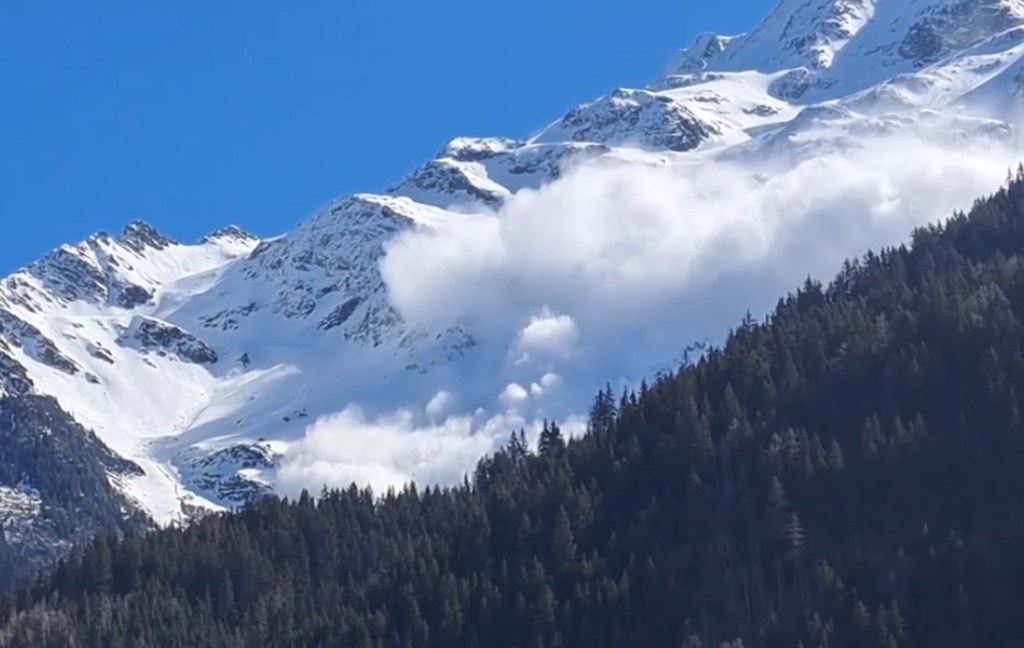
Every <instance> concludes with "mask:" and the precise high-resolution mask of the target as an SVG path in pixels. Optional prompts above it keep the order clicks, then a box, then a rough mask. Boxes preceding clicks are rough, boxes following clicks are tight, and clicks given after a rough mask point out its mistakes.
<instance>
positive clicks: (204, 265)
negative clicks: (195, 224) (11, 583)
mask: <svg viewBox="0 0 1024 648" xmlns="http://www.w3.org/2000/svg"><path fill="white" fill-rule="evenodd" d="M1022 55H1024V2H1020V1H1018V0H784V1H783V2H781V3H780V4H779V6H778V7H777V8H776V9H775V11H774V12H773V13H772V14H771V15H770V16H769V17H768V18H767V19H766V20H765V21H764V22H763V23H762V24H761V25H760V26H758V27H757V28H756V29H754V30H753V31H751V32H750V33H748V34H745V35H742V36H738V37H733V38H726V37H720V36H703V37H701V38H700V39H699V40H698V41H697V43H695V44H694V45H693V47H691V48H689V49H686V50H684V51H683V52H681V53H680V54H679V55H678V56H677V57H676V58H675V60H674V61H673V62H672V64H671V66H670V68H669V70H668V71H667V73H666V74H665V75H664V76H662V77H661V78H659V79H657V80H656V81H655V82H653V83H652V84H651V85H650V86H649V87H647V88H638V89H630V88H620V89H617V90H615V91H613V92H611V93H610V94H608V95H607V96H604V97H601V98H599V99H597V100H595V101H592V102H589V103H586V104H583V105H580V106H578V107H576V108H573V109H572V110H570V111H569V112H567V113H566V114H565V115H564V116H563V117H562V118H560V119H558V120H556V121H555V122H553V123H552V124H550V125H548V126H546V127H544V128H542V129H541V130H539V131H538V132H537V133H535V134H534V135H532V136H531V137H529V138H526V139H523V140H513V139H502V138H459V139H455V140H453V141H452V142H450V143H448V144H447V145H446V146H444V147H443V149H442V150H441V151H440V152H439V153H438V154H437V156H436V158H435V159H433V160H430V161H429V162H427V163H426V164H424V165H423V166H422V167H420V168H418V169H416V170H414V171H413V172H412V173H410V174H409V175H408V176H407V177H405V178H404V179H402V180H401V181H399V182H397V183H396V184H394V185H393V186H391V187H389V188H388V189H387V190H385V191H384V192H383V193H382V194H380V195H370V194H360V195H355V196H349V197H345V198H342V199H340V200H338V201H336V202H334V203H332V204H330V205H328V206H326V207H325V208H324V209H323V210H321V211H319V212H318V213H316V214H315V215H314V216H312V217H311V218H309V219H308V220H306V221H305V222H304V223H302V224H301V225H300V226H299V227H298V228H297V229H296V230H294V231H293V232H291V233H289V234H286V235H284V236H281V237H279V238H275V239H272V240H265V241H261V240H258V239H257V238H256V237H253V236H251V235H249V234H247V233H245V232H244V231H242V230H241V229H238V228H234V227H232V228H228V229H225V230H222V231H219V232H216V233H214V234H211V235H210V236H208V237H207V238H205V239H204V240H203V241H201V242H199V243H197V244H194V245H188V244H182V243H179V242H176V241H173V240H170V239H168V238H166V237H164V236H162V235H161V234H159V233H158V232H155V231H153V229H152V228H150V227H148V226H147V225H145V224H144V223H133V224H131V225H129V226H128V228H127V229H126V230H125V232H124V233H123V234H121V235H118V236H110V235H106V234H97V235H95V236H93V237H91V238H89V239H88V240H86V241H84V242H82V243H80V244H78V245H73V246H72V245H68V246H64V247H61V248H60V249H58V250H55V251H54V252H53V253H51V254H50V255H48V256H47V257H45V258H43V259H41V260H40V261H38V262H37V263H35V264H33V265H31V266H30V267H28V268H25V269H24V270H22V271H19V272H17V273H15V274H13V275H12V276H10V277H8V278H7V279H6V280H4V281H3V282H2V284H0V366H2V371H0V378H2V381H0V387H2V390H3V394H4V395H5V397H6V398H7V399H11V400H12V401H17V402H18V403H19V406H23V407H29V408H31V407H32V403H43V402H47V403H49V402H51V401H46V400H42V397H47V396H48V397H52V398H53V399H55V402H56V403H57V404H59V406H60V408H61V409H62V410H63V411H64V412H66V414H67V415H68V416H69V417H70V418H71V419H73V420H74V421H75V422H77V423H78V424H80V425H81V426H83V427H84V428H86V429H89V430H93V431H94V432H95V435H96V440H95V443H93V441H90V446H89V447H90V448H91V450H90V451H95V452H97V453H100V454H104V453H107V452H108V451H107V450H106V449H105V448H108V449H109V452H110V453H112V456H115V457H117V459H116V461H115V462H114V463H101V464H100V465H104V466H106V468H105V474H106V480H107V482H109V483H108V484H105V485H93V486H92V488H97V489H102V488H108V487H109V488H112V489H114V491H112V492H116V494H117V495H116V496H117V497H120V496H122V495H123V497H124V498H125V499H126V501H127V502H129V504H128V507H129V509H132V510H137V511H140V512H142V513H144V514H145V515H147V516H149V517H151V518H152V519H154V520H155V521H156V522H158V523H161V524H167V523H172V522H178V521H183V520H186V519H189V518H190V517H192V516H193V515H195V514H196V513H197V512H200V511H204V510H218V509H221V508H229V507H234V506H237V505H240V504H242V503H245V502H247V501H249V500H250V499H251V498H253V497H254V496H257V495H260V494H263V493H267V492H272V491H275V490H281V489H283V488H285V486H283V484H284V480H283V477H282V473H283V468H282V466H284V465H285V464H286V463H287V462H288V461H289V458H290V457H294V456H295V454H296V452H297V451H296V447H299V446H300V444H301V442H302V440H303V439H304V438H306V436H307V435H308V434H309V433H310V426H311V424H312V423H313V422H315V421H318V420H320V419H321V418H322V417H325V416H329V415H332V414H335V413H337V412H339V411H340V410H342V409H343V408H344V407H346V405H348V404H358V405H360V406H361V407H362V408H363V410H364V411H365V412H366V413H367V415H373V414H375V413H376V414H380V413H387V412H393V411H394V410H395V409H396V408H408V407H412V406H415V407H416V408H418V409H417V410H416V411H417V413H416V414H415V415H414V416H413V415H410V417H412V418H414V419H415V422H416V423H423V424H432V425H440V423H438V422H437V420H435V419H437V417H438V416H441V415H443V413H444V411H445V404H446V403H448V402H449V401H454V400H457V402H458V405H457V406H458V408H459V411H461V412H467V413H469V414H467V417H466V420H468V421H469V422H468V423H466V425H467V426H468V430H469V431H468V432H465V433H464V434H463V433H460V434H463V437H465V438H469V437H471V436H473V432H475V431H478V429H479V428H480V427H482V426H485V425H486V424H487V421H488V419H487V416H488V415H489V414H491V413H494V412H495V411H499V409H500V408H501V407H511V405H510V404H514V405H515V412H516V415H517V416H520V417H521V419H522V420H529V419H530V417H532V416H534V415H544V416H553V417H555V416H557V417H563V416H566V415H568V414H570V413H572V412H573V411H577V412H578V411H579V408H580V407H581V405H582V403H580V402H577V401H574V400H573V399H572V398H569V399H567V400H565V401H564V402H561V403H558V404H552V403H550V402H546V401H544V400H543V396H544V394H545V393H547V392H548V391H551V390H553V389H554V388H555V387H556V386H557V385H559V384H560V381H561V380H562V379H563V378H569V379H572V372H571V370H568V369H567V370H565V371H562V368H561V367H560V366H559V365H558V364H557V363H556V362H555V361H550V362H547V361H546V362H545V363H539V362H538V363H534V364H531V363H530V362H529V361H528V360H529V358H528V357H527V356H526V355H525V354H523V353H522V352H521V349H519V347H517V344H521V343H522V341H523V340H524V339H525V338H527V337H528V333H537V334H540V333H544V332H547V333H551V332H552V329H551V327H555V328H557V327H558V326H560V325H562V324H564V322H563V321H561V320H558V319H557V318H556V317H551V318H548V319H546V320H545V319H543V318H540V320H539V321H538V323H537V326H536V329H535V330H531V329H530V326H533V324H530V326H525V325H524V328H521V329H517V330H515V331H511V332H509V331H495V330H493V329H483V328H478V327H476V326H475V324H476V322H475V321H474V320H473V318H472V317H470V316H467V314H465V313H451V317H450V318H449V319H448V321H443V322H440V323H438V322H431V323H430V326H426V325H424V324H423V323H420V322H414V321H410V320H409V319H408V318H405V317H403V316H402V315H401V314H400V312H399V309H398V308H397V306H396V303H395V300H394V299H393V295H391V294H389V291H388V285H387V283H386V282H385V280H384V276H383V275H382V270H381V264H380V262H381V259H382V258H383V256H384V255H385V253H386V250H387V246H388V245H389V243H390V242H392V241H394V240H395V238H396V237H397V236H400V235H401V234H402V233H404V232H409V231H413V230H415V231H427V232H431V231H438V232H440V231H465V232H472V231H473V228H474V227H475V223H476V221H475V220H474V215H480V214H492V213H493V212H494V210H501V209H502V208H504V206H506V205H508V204H509V203H510V202H511V201H513V200H514V197H516V196H519V195H523V194H524V192H525V191H526V190H533V189H537V188H538V187H543V186H547V185H548V184H549V183H551V182H553V181H555V180H557V179H559V178H564V177H565V176H566V175H567V174H569V173H572V171H573V170H574V169H576V168H579V167H580V166H581V165H605V166H606V167H608V168H633V167H656V168H666V167H669V168H671V167H680V168H687V167H688V165H696V164H709V163H714V162H716V161H731V160H753V159H757V160H762V161H765V166H768V167H770V166H771V165H772V164H775V165H779V166H780V167H791V166H793V165H796V164H799V163H801V162H805V161H808V160H813V159H815V158H816V156H820V155H825V154H827V153H829V152H834V151H837V150H844V149H846V148H854V147H856V146H857V143H858V141H859V140H861V138H863V137H866V136H869V135H877V134H893V133H895V134H900V133H906V134H912V135H915V136H916V135H926V136H928V137H934V138H937V139H939V140H941V141H947V142H957V141H963V140H970V141H993V142H1000V143H1003V144H1007V143H1009V144H1013V143H1015V142H1016V137H1017V132H1016V130H1015V128H1014V119H1015V112H1016V108H1015V107H1016V105H1017V101H1018V98H1019V96H1020V94H1021V90H1022V85H1021V84H1022V82H1021V79H1022V78H1024V77H1022V76H1021V70H1022V67H1021V66H1022V65H1024V63H1022ZM545 326H548V327H549V328H548V329H543V327H545ZM540 329H543V330H540ZM555 332H556V333H557V332H558V331H557V330H556V331H555ZM568 333H569V334H571V333H573V331H572V330H569V331H568ZM676 342H678V341H676ZM689 342H692V340H690V341H687V342H684V343H683V344H684V345H685V344H686V343H689ZM628 353H629V352H628V351H624V352H623V358H621V360H622V364H621V366H622V368H623V372H624V373H626V374H628V375H627V377H629V378H634V379H635V378H637V377H638V376H639V375H642V373H643V372H644V371H646V370H648V369H649V365H642V364H629V362H630V361H631V359H630V358H629V357H628ZM676 355H677V348H675V347H673V348H666V349H664V351H663V355H662V356H660V357H659V358H657V359H658V360H659V361H671V360H673V359H675V357H676ZM649 359H650V358H646V359H645V360H644V361H647V360H649ZM559 361H562V359H560V360H559ZM637 362H639V361H637ZM577 374H578V376H577V379H578V380H579V381H583V380H584V378H582V377H581V376H586V375H588V374H587V372H585V371H583V370H582V369H581V370H579V371H578V372H577ZM589 379H590V380H594V379H595V378H594V376H592V375H591V376H590V378H589ZM591 387H592V385H590V384H581V385H578V386H577V389H579V390H581V392H582V391H586V390H589V389H590V388H591ZM456 392H457V393H456ZM453 394H454V395H453ZM428 404H429V405H428ZM424 406H426V407H424ZM404 420H405V419H401V421H404ZM402 424H403V425H405V423H402ZM409 425H413V424H412V423H410V424H409ZM499 427H500V426H499ZM460 429H461V428H460ZM19 433H22V434H26V433H30V434H37V435H41V434H44V431H43V429H41V428H40V429H36V428H32V427H30V428H28V429H27V430H26V429H25V428H21V429H20V430H19ZM461 438H462V437H460V439H461ZM501 438H503V437H502V435H501V434H496V433H495V434H491V435H490V436H488V435H486V434H485V435H477V436H475V437H473V440H472V441H471V442H467V446H466V447H467V448H468V450H465V451H462V450H460V451H459V452H461V453H462V454H460V455H459V456H460V461H461V463H460V464H459V467H461V468H463V469H464V468H468V467H469V466H470V465H471V464H472V461H474V460H475V458H476V457H477V456H479V455H480V454H481V453H483V452H486V451H487V450H490V449H493V448H494V447H495V444H496V443H498V442H500V441H499V440H500V439H501ZM462 440H464V439H462ZM104 446H105V448H104ZM311 454H314V455H315V453H311ZM406 454H407V455H408V457H407V461H408V463H410V464H411V465H415V466H424V465H428V464H429V462H430V461H431V454H432V453H431V450H430V449H429V448H427V447H423V446H421V445H416V444H414V443H412V444H411V445H410V446H409V449H408V450H406ZM316 459H317V458H316V457H315V456H313V457H312V460H313V464H314V465H313V466H312V470H313V472H312V474H313V475H314V476H315V475H318V474H320V473H316V472H315V469H316V465H315V463H316ZM289 474H291V473H289ZM426 474H428V475H430V476H431V477H434V478H436V479H438V480H441V481H446V480H453V479H458V477H459V474H458V470H454V469H445V470H438V471H434V472H428V473H426ZM30 477H31V476H30ZM389 478H390V477H387V476H385V480H386V479H389ZM310 479H312V478H310ZM308 481H309V479H307V482H308ZM392 481H394V479H392ZM291 486H294V484H293V483H292V482H288V487H289V488H290V487H291ZM0 487H3V488H7V489H19V488H21V489H23V491H19V492H25V493H31V492H35V491H33V490H31V489H40V486H39V484H36V483H33V482H32V481H31V479H30V480H29V481H27V482H26V481H24V480H21V478H20V477H18V478H17V480H16V479H15V477H13V476H12V477H10V478H9V479H6V480H5V481H2V482H0ZM19 497H20V496H19ZM19 507H20V509H24V508H25V507H24V506H22V505H21V504H17V505H12V507H11V508H12V510H13V509H15V508H19ZM105 515H106V514H104V516H105ZM104 516H101V517H103V519H107V518H106V517H104ZM29 517H31V516H29ZM40 520H41V518H40ZM40 524H41V525H42V524H43V522H42V521H40ZM40 528H42V527H40ZM41 532H42V531H41ZM8 541H9V542H10V541H11V537H8Z"/></svg>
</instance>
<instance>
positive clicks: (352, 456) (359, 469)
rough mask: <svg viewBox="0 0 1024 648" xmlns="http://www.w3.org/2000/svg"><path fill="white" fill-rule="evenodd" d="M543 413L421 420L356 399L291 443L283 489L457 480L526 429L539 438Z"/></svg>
mask: <svg viewBox="0 0 1024 648" xmlns="http://www.w3.org/2000/svg"><path fill="white" fill-rule="evenodd" d="M542 425H543V422H542V421H538V420H529V421H527V420H525V419H523V418H522V417H520V416H518V415H516V414H514V413H504V414H497V415H494V416H492V417H490V418H483V417H480V416H471V415H460V416H452V417H449V418H447V419H445V420H444V421H443V422H440V423H421V422H419V421H418V420H417V416H416V413H415V412H413V411H412V410H400V411H398V412H395V413H393V414H389V415H385V416H381V417H376V418H373V417H368V416H367V415H366V414H365V413H364V412H363V410H362V409H361V408H360V407H358V406H356V405H350V406H348V407H346V408H345V409H344V410H342V411H341V412H338V413H337V414H334V415H333V416H328V417H325V418H322V419H320V420H318V421H316V423H314V424H313V425H311V426H310V427H309V428H308V429H307V430H306V434H305V436H304V438H303V439H302V440H300V441H299V442H297V443H295V444H294V445H292V447H290V448H289V449H288V452H287V454H286V455H285V459H284V460H283V463H282V465H281V466H280V468H279V469H278V471H277V474H276V484H275V485H276V487H277V490H278V492H280V493H282V494H285V495H293V496H294V495H297V494H298V493H299V492H300V491H301V490H302V489H304V488H305V489H309V490H311V491H312V492H317V491H319V490H320V489H321V488H323V487H324V486H327V487H330V488H345V487H347V486H349V485H350V484H352V483H353V482H354V483H356V484H359V485H360V486H370V487H372V488H373V489H374V492H376V493H381V492H383V491H385V490H386V489H387V488H389V487H394V488H400V487H401V486H403V485H405V484H408V483H410V482H413V481H415V482H416V483H417V484H419V485H421V486H422V485H431V484H452V483H455V482H458V481H460V480H461V479H462V477H463V476H464V475H465V474H466V472H467V471H469V470H472V468H473V466H475V465H476V462H477V461H478V460H479V459H480V457H482V456H483V455H485V454H487V453H489V452H492V451H494V450H496V449H498V448H499V447H501V446H502V445H503V444H505V443H506V442H507V441H508V438H509V434H510V433H511V432H513V431H515V430H519V429H524V430H526V432H527V437H528V438H529V439H530V440H531V442H532V443H535V442H536V439H537V436H538V434H539V432H540V428H541V426H542ZM562 426H563V430H564V431H565V434H566V435H567V436H572V435H577V434H580V433H581V432H582V431H583V428H584V426H583V422H582V419H579V418H570V419H567V420H566V421H563V423H562Z"/></svg>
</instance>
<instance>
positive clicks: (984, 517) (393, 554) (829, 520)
mask: <svg viewBox="0 0 1024 648" xmlns="http://www.w3.org/2000/svg"><path fill="white" fill-rule="evenodd" d="M1022 250H1024V171H1022V172H1019V173H1018V175H1017V177H1016V178H1015V179H1013V180H1012V181H1011V182H1010V183H1009V184H1008V186H1007V187H1006V188H1004V189H1003V190H1001V191H999V192H998V193H996V194H995V195H993V196H992V197H990V198H988V199H985V200H983V201H980V202H978V203H977V204H976V205H975V207H974V208H973V209H972V210H971V213H970V215H969V216H968V215H962V214H958V215H955V216H954V217H953V218H952V219H951V220H950V221H949V222H948V223H946V224H945V225H943V226H941V227H940V226H936V227H931V228H927V229H922V230H919V231H917V232H915V233H914V236H913V244H912V245H910V246H905V247H899V248H895V249H887V250H884V251H882V252H880V253H870V254H868V255H866V256H865V257H864V258H863V259H860V260H857V261H850V262H848V263H847V264H846V265H845V266H844V267H843V269H842V271H841V272H840V274H839V275H838V276H837V278H836V279H835V280H834V281H833V282H832V283H831V284H830V285H828V286H822V285H820V284H817V283H814V282H812V281H808V282H807V283H806V284H805V285H804V286H803V287H802V288H801V289H800V290H799V291H797V292H796V293H795V294H792V295H790V296H788V297H785V298H784V299H782V300H780V302H779V303H778V306H777V308H776V309H775V311H774V312H773V313H772V314H771V315H770V316H769V317H768V318H767V319H766V320H765V321H764V322H754V321H752V320H751V319H750V318H748V319H747V321H744V322H743V323H742V324H741V325H739V326H738V328H737V329H736V330H735V331H734V332H733V333H732V334H731V335H730V336H729V338H728V340H727V342H726V343H725V344H724V345H723V346H722V347H721V348H718V349H714V350H712V351H710V352H708V353H707V355H706V356H705V357H704V358H703V359H701V360H700V361H699V362H698V363H697V364H695V365H693V366H689V367H685V368H682V369H680V370H679V371H678V372H676V373H673V374H671V375H664V376H661V377H658V378H657V379H656V380H654V381H653V382H652V383H651V384H649V385H644V386H643V387H641V388H640V389H639V390H638V391H637V392H636V393H630V394H626V395H624V396H619V395H617V394H612V393H611V392H610V391H605V392H603V393H601V394H600V395H598V397H597V398H596V399H595V401H594V404H593V408H592V412H591V425H590V431H589V433H588V434H587V435H586V436H584V437H582V438H579V439H575V440H568V441H567V440H565V439H563V438H562V436H561V434H560V433H559V431H558V429H557V427H555V426H549V427H548V429H547V430H546V431H545V433H544V435H543V436H542V438H541V442H540V446H539V448H538V449H537V450H536V451H535V452H534V451H531V450H529V449H527V448H526V447H525V444H524V442H523V440H522V439H521V437H520V436H519V435H513V436H512V438H511V440H510V442H509V444H508V446H507V448H506V450H505V451H503V452H500V453H498V454H497V455H496V456H493V457H490V458H488V459H485V460H484V461H482V462H481V463H480V465H479V467H478V468H477V470H476V472H475V474H473V475H471V476H470V477H469V478H467V480H466V482H465V483H464V484H462V485H460V486H458V487H454V488H449V489H436V488H416V487H412V486H410V487H408V488H406V489H405V490H403V491H402V492H399V493H388V494H383V495H382V496H380V497H379V498H378V496H376V495H374V494H371V493H370V492H367V491H360V490H358V489H356V488H354V487H353V488H351V489H349V490H346V491H342V492H331V493H326V494H324V495H323V496H322V497H321V498H319V499H315V498H313V497H309V496H304V497H302V498H300V499H299V500H298V501H293V502H287V501H282V500H278V499H267V500H264V501H262V502H261V503H259V504H256V505H253V506H252V507H251V508H249V509H248V510H246V511H244V512H242V513H241V514H237V515H226V516H218V517H212V518H208V519H205V520H203V521H202V522H199V523H197V524H195V525H193V526H191V527H189V528H187V529H185V530H165V531H160V532H157V533H153V534H148V535H145V536H141V537H130V538H127V539H124V540H122V541H117V540H99V541H97V542H96V543H95V544H94V545H93V546H92V547H91V548H89V549H88V550H86V551H85V552H84V553H83V555H82V556H81V557H79V558H76V559H75V560H72V561H70V562H69V563H68V564H66V565H64V566H62V567H61V568H60V569H59V570H58V571H57V573H56V574H55V575H54V576H53V577H52V578H51V579H49V580H47V581H46V582H45V583H43V584H42V585H40V586H39V587H38V588H36V589H35V590H33V591H32V592H25V593H22V594H21V595H19V596H18V597H17V598H16V599H13V600H10V601H8V603H7V610H6V614H5V616H4V618H5V619H6V621H5V625H4V627H3V629H2V632H0V637H2V643H3V644H4V645H12V646H14V645H16V646H61V647H64V646H97V647H99V646H103V647H108V646H109V647H116V646H189V647H193V646H293V645H294V646H324V647H326V646H354V647H357V648H376V647H385V646H399V647H420V646H438V647H440V646H451V647H480V648H483V647H487V648H493V647H503V646H508V647H513V646H515V647H520V648H542V647H543V648H553V647H556V646H588V647H590V646H616V647H622V646H674V647H685V648H698V647H700V648H712V647H713V648H719V647H721V646H729V647H732V648H736V647H738V646H746V647H747V648H751V647H755V646H764V647H770V648H794V647H799V646H803V647H804V648H816V647H826V646H827V647H830V648H840V647H845V648H873V647H878V648H897V647H899V648H903V647H907V648H909V647H915V648H926V647H927V648H943V647H949V648H953V647H957V648H962V647H963V646H979V647H981V646H984V647H986V648H999V647H1004V646H1005V647H1007V648H1009V647H1011V646H1012V647H1017V646H1020V645H1021V644H1022V642H1024V615H1022V614H1021V613H1020V611H1019V605H1020V601H1021V600H1024V471H1022V470H1021V468H1020V466H1021V464H1022V462H1024V424H1022V420H1021V407H1022V405H1024V402H1022V400H1021V396H1020V394H1021V393H1024V263H1022V256H1021V252H1022Z"/></svg>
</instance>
